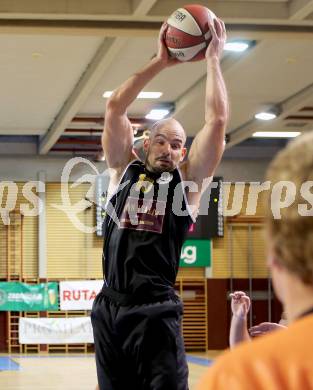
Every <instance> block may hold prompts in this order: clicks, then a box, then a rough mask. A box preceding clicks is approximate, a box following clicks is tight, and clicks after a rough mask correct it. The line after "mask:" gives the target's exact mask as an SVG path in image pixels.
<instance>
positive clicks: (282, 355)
mask: <svg viewBox="0 0 313 390" xmlns="http://www.w3.org/2000/svg"><path fill="white" fill-rule="evenodd" d="M312 172H313V132H310V133H308V134H305V135H303V136H301V137H299V138H298V139H296V140H294V141H293V142H292V143H290V144H289V145H288V146H287V147H286V148H285V149H284V150H283V151H282V152H280V153H279V154H278V156H277V157H276V158H275V159H274V161H273V162H272V163H271V165H270V168H269V170H268V175H267V176H268V178H267V180H270V181H271V183H272V185H275V184H276V183H280V184H279V185H281V184H284V185H286V186H287V185H288V186H289V189H290V188H291V189H293V190H292V191H293V194H294V195H295V198H294V201H293V202H292V199H293V196H292V197H291V198H290V199H291V202H290V206H289V207H285V208H283V209H281V210H280V213H281V218H276V219H275V218H274V217H273V215H271V210H274V208H275V209H277V207H278V206H279V203H280V202H281V199H280V197H281V196H282V198H285V199H286V197H287V196H289V195H287V194H286V193H284V195H282V194H281V193H280V194H279V198H277V196H274V195H275V194H274V191H273V193H272V197H270V195H269V202H268V203H269V204H268V206H269V207H268V209H269V215H268V217H267V226H266V227H267V241H268V265H269V267H270V270H271V273H272V280H273V286H274V290H275V293H276V295H277V297H278V298H279V300H280V301H281V302H282V304H283V306H284V309H285V312H286V314H287V320H288V324H289V325H288V328H286V329H284V330H280V331H278V332H273V333H271V334H268V335H266V336H262V337H260V338H258V339H257V340H253V341H252V342H250V343H242V344H241V345H239V346H238V347H236V348H234V349H233V350H231V351H230V352H227V353H226V354H224V355H223V356H221V357H220V358H219V359H218V360H217V361H216V362H215V364H214V365H213V366H212V368H211V369H209V370H208V371H207V374H206V376H205V377H204V378H203V381H202V383H201V385H200V386H199V387H198V389H199V390H209V389H210V390H211V389H212V390H216V389H232V390H239V389H240V390H245V389H253V390H261V389H262V390H263V389H275V390H291V389H292V390H294V389H313V342H312V328H313V213H312V208H313V199H312V186H313V173H312ZM290 193H291V192H290V190H289V191H288V194H290ZM275 215H276V213H275ZM276 217H277V215H276Z"/></svg>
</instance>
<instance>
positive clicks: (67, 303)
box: [60, 280, 103, 310]
mask: <svg viewBox="0 0 313 390" xmlns="http://www.w3.org/2000/svg"><path fill="white" fill-rule="evenodd" d="M102 286H103V280H75V281H69V280H68V281H64V282H60V307H61V310H91V308H92V304H93V301H94V299H95V297H96V295H97V294H98V292H99V291H100V290H101V288H102Z"/></svg>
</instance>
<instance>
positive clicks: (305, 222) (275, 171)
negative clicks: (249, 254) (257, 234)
mask: <svg viewBox="0 0 313 390" xmlns="http://www.w3.org/2000/svg"><path fill="white" fill-rule="evenodd" d="M267 179H268V180H270V181H271V184H272V185H274V184H275V183H277V182H279V181H290V182H292V183H293V184H294V185H295V188H296V191H297V192H296V197H295V200H294V202H293V203H292V204H291V205H290V206H289V207H286V208H284V209H282V210H281V219H275V218H274V217H273V215H272V214H271V213H270V210H271V204H270V202H271V197H269V198H268V206H269V207H268V210H269V212H268V215H267V227H268V229H269V234H270V237H271V240H272V243H273V248H274V251H275V254H276V256H277V258H278V260H279V261H280V262H281V264H282V265H283V266H284V267H286V269H288V270H289V271H290V272H292V273H294V274H296V275H297V276H298V277H299V278H300V279H301V280H302V282H303V283H305V284H313V216H309V215H305V216H303V215H301V214H300V213H299V210H298V205H299V204H306V205H307V209H308V210H309V211H310V209H311V208H312V207H313V205H312V204H310V203H309V202H308V201H307V200H306V199H304V198H303V197H302V195H301V193H300V189H301V186H302V185H303V184H304V183H306V182H308V181H312V183H311V184H312V185H313V131H311V132H309V133H306V134H305V135H303V136H300V137H298V138H297V139H295V140H294V141H292V142H290V143H289V144H288V145H287V147H286V148H285V149H284V150H282V151H281V152H280V153H279V154H278V155H277V156H276V158H275V159H274V160H273V161H272V163H271V164H270V166H269V169H268V171H267ZM311 187H312V186H311ZM311 194H312V195H313V193H312V191H311ZM302 214H303V213H302Z"/></svg>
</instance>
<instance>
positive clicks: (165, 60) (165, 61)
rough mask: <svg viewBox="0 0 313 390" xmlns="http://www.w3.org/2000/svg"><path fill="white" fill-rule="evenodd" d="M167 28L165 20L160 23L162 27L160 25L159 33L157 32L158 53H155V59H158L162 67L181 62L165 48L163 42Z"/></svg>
mask: <svg viewBox="0 0 313 390" xmlns="http://www.w3.org/2000/svg"><path fill="white" fill-rule="evenodd" d="M167 28H168V24H167V23H166V22H164V23H163V24H162V27H161V29H160V33H159V40H158V53H157V55H156V58H157V60H159V61H160V62H161V63H162V65H163V66H164V67H167V66H173V65H177V64H181V63H182V62H181V61H179V60H178V59H177V58H175V57H171V56H170V54H169V52H168V50H167V47H166V44H165V34H166V30H167Z"/></svg>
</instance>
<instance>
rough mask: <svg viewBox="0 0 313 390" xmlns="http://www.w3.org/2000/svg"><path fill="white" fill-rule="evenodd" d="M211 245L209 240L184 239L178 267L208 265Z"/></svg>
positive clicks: (209, 264) (209, 263)
mask: <svg viewBox="0 0 313 390" xmlns="http://www.w3.org/2000/svg"><path fill="white" fill-rule="evenodd" d="M211 247H212V244H211V240H186V241H185V242H184V245H183V248H182V251H181V255H180V263H179V265H180V267H210V266H211V253H212V250H211Z"/></svg>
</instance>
